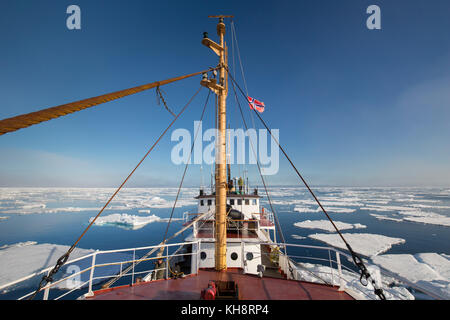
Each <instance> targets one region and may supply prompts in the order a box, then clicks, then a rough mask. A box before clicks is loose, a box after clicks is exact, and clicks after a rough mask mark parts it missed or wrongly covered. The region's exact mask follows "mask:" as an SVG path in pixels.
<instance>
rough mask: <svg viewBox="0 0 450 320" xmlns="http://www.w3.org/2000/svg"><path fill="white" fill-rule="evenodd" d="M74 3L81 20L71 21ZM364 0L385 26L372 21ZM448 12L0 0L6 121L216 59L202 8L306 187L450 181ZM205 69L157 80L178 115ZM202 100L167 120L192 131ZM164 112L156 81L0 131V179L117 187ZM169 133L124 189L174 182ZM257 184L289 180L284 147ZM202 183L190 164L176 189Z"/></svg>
mask: <svg viewBox="0 0 450 320" xmlns="http://www.w3.org/2000/svg"><path fill="white" fill-rule="evenodd" d="M71 4H77V5H79V6H80V8H81V26H82V29H81V30H68V29H67V28H66V19H67V17H68V15H67V14H66V8H67V7H68V6H69V5H71ZM371 4H376V5H378V6H379V7H380V8H381V27H382V29H381V30H368V29H367V28H366V19H367V18H368V16H369V15H368V14H366V8H367V7H368V6H369V5H371ZM449 12H450V3H449V2H448V1H438V0H434V1H402V0H397V1H363V0H353V1H350V0H348V1H312V0H310V1H221V2H219V1H82V0H76V1H60V0H59V1H46V0H44V1H22V0H14V1H13V0H5V1H2V2H1V3H0V40H1V50H0V70H1V72H0V93H1V95H0V97H1V102H0V118H1V119H3V118H8V117H12V116H15V115H18V114H22V113H28V112H32V111H36V110H39V109H43V108H47V107H52V106H56V105H60V104H63V103H68V102H72V101H77V100H81V99H85V98H88V97H93V96H97V95H100V94H104V93H108V92H113V91H117V90H121V89H125V88H129V87H133V86H137V85H141V84H145V83H149V82H153V81H157V80H163V79H167V78H171V77H174V76H178V75H183V74H188V73H192V72H196V71H200V70H203V69H204V68H205V67H209V66H214V65H215V64H216V61H217V60H216V57H215V56H214V55H213V54H212V53H211V52H209V51H208V49H206V48H205V47H204V46H202V45H201V43H200V41H201V38H202V33H203V32H204V31H207V32H209V34H210V37H211V38H212V39H214V40H215V39H216V38H215V37H216V32H215V26H216V21H215V20H214V19H208V18H207V16H208V15H210V14H217V13H223V14H233V15H234V16H235V19H234V23H235V26H236V30H237V36H238V40H239V47H240V53H241V56H242V62H243V65H244V70H245V77H246V80H247V86H248V89H249V95H250V96H254V97H255V98H257V99H260V100H262V101H264V102H265V104H266V111H265V112H264V113H263V117H264V119H265V120H266V121H267V123H268V124H269V126H270V127H271V128H272V129H279V130H280V142H281V144H282V145H283V146H284V147H285V149H286V150H287V152H288V154H289V155H290V156H291V158H292V159H293V161H294V163H295V164H296V165H297V167H298V168H299V170H300V171H301V172H302V173H303V174H304V176H305V177H306V178H307V180H308V181H309V182H310V183H311V184H312V185H343V186H449V185H450V37H449V30H450V19H448V14H449ZM229 35H230V33H228V34H227V37H228V41H229V42H230V41H231V39H230V38H229ZM229 46H230V47H231V42H230V43H229ZM230 53H231V52H230ZM230 62H231V56H230ZM199 80H200V78H192V79H188V80H184V81H182V82H179V83H176V84H171V85H168V86H166V87H162V89H163V90H164V92H165V93H166V99H167V102H168V104H169V106H170V107H171V108H172V109H174V110H175V111H179V110H181V108H182V106H183V105H184V103H185V102H186V101H187V100H188V99H189V97H190V96H191V95H192V94H193V93H194V92H195V91H196V90H197V89H198V87H199ZM237 80H238V81H239V82H240V83H241V85H242V84H243V81H242V78H241V77H237ZM206 95H207V92H206V89H205V90H202V91H201V93H200V94H199V96H198V97H197V98H196V100H195V101H194V103H193V104H192V106H191V107H192V109H191V107H190V109H188V112H187V114H186V115H185V116H183V118H182V119H180V120H179V121H178V122H177V123H176V124H175V126H174V129H176V128H186V129H188V130H190V131H191V132H192V131H193V121H194V120H198V119H199V117H200V113H201V109H202V106H203V103H204V101H205V99H206ZM228 102H229V103H228V107H229V114H228V117H229V119H230V123H231V126H232V127H241V126H242V125H241V122H240V120H239V118H238V115H237V114H236V107H235V104H234V97H233V93H232V91H230V95H229V97H228ZM241 103H242V104H243V102H242V100H241ZM246 109H247V108H246ZM208 110H209V112H208V115H207V117H206V119H205V123H204V129H206V128H207V127H208V126H210V125H209V124H211V125H212V123H213V118H212V116H213V115H214V112H213V109H212V104H211V105H210V107H209V108H208ZM246 114H247V117H248V116H249V113H248V110H246ZM249 119H250V118H248V119H247V120H248V121H250V120H249ZM170 121H171V115H170V114H169V113H167V112H166V111H165V110H164V109H163V108H162V107H161V106H158V105H157V103H156V95H155V92H154V90H151V91H147V92H143V93H140V94H137V95H134V96H130V97H126V98H123V99H120V100H117V101H114V102H110V103H107V104H103V105H100V106H97V107H94V108H91V109H88V110H85V111H82V112H78V113H76V114H72V115H69V116H66V117H62V118H59V119H56V120H51V121H48V122H45V123H43V124H39V125H36V126H32V127H29V128H27V129H23V130H19V131H16V132H13V133H8V134H5V135H3V136H0V155H1V157H0V159H1V166H0V186H77V187H83V186H86V187H94V186H107V187H114V186H118V185H119V184H120V183H121V181H122V180H123V179H124V178H125V177H126V176H127V175H128V173H129V172H130V171H131V169H132V168H133V167H134V166H135V165H136V164H137V162H138V161H139V160H140V159H141V157H142V156H143V155H144V154H145V152H146V151H147V149H148V148H149V147H150V146H151V144H152V143H153V142H154V141H155V139H156V138H157V137H158V136H159V134H160V133H161V132H162V131H163V130H164V129H165V127H166V126H167V125H168V124H169V123H170ZM250 123H251V122H250ZM257 127H260V125H259V124H257ZM170 133H171V132H169V134H168V135H167V136H166V137H164V139H163V140H162V141H161V143H160V144H159V145H158V147H157V148H156V149H155V151H154V152H153V153H152V154H151V156H150V158H149V159H147V160H146V161H145V162H144V164H143V166H142V167H141V168H140V169H139V170H138V171H137V172H136V174H135V176H134V177H133V178H132V179H131V180H130V181H129V183H128V184H127V186H130V187H131V186H142V187H144V186H176V185H177V183H178V181H179V179H180V177H181V174H182V171H183V166H175V165H173V164H172V162H171V159H170V152H171V149H172V148H173V146H174V145H175V143H174V142H171V141H170ZM235 169H236V170H238V169H239V168H237V167H236V168H235ZM248 169H249V171H250V174H251V177H250V180H251V182H252V183H253V184H258V183H259V181H260V180H259V178H258V175H257V171H256V168H255V166H253V167H250V168H248ZM203 171H204V172H203V174H204V180H205V181H209V171H210V169H209V167H205V168H204V170H203ZM267 180H268V182H269V184H271V185H280V184H291V185H296V184H298V180H297V178H296V176H295V174H294V172H293V171H292V169H291V168H290V167H289V165H288V163H287V162H286V161H285V160H284V159H282V158H281V155H280V171H279V173H278V174H277V175H274V176H269V177H267ZM199 183H200V170H199V166H198V165H193V166H192V167H191V168H190V170H189V174H188V176H187V178H186V185H198V184H199Z"/></svg>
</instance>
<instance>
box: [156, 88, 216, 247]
mask: <svg viewBox="0 0 450 320" xmlns="http://www.w3.org/2000/svg"><path fill="white" fill-rule="evenodd" d="M210 94H211V91H210V90H209V91H208V96H207V97H206V102H205V105H204V107H203V111H202V114H201V116H200V122H202V120H203V116H204V115H205V110H206V106H207V105H208V101H209V96H210ZM199 131H200V126H198V127H197V131H196V132H195V135H194V141H193V142H192V146H191V151H190V153H189V157H188V159H187V161H186V166H185V167H184V172H183V176H182V178H181V181H180V185H179V187H178V191H177V196H176V198H175V202H174V204H173V207H172V211H171V213H170V218H169V222H168V223H167V227H166V231H165V233H164V237H163V242H165V241H166V237H167V232H168V231H169V226H170V223H171V221H172V217H173V213H174V211H175V207H176V205H177V202H178V197H179V196H180V192H181V188H182V187H183V182H184V178H185V176H186V172H187V169H188V167H189V162H190V161H191V156H192V151H193V150H194V146H195V141H196V140H197V136H198V133H199Z"/></svg>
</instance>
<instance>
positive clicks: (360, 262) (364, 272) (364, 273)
mask: <svg viewBox="0 0 450 320" xmlns="http://www.w3.org/2000/svg"><path fill="white" fill-rule="evenodd" d="M230 78H231V80H232V82H233V83H235V84H236V86H237V88H238V89H239V91H240V92H241V94H242V95H243V96H244V97H245V99H246V100H247V102H248V103H249V104H250V101H249V100H248V96H245V93H244V91H243V90H242V88H241V87H240V86H239V84H238V83H237V82H236V81H235V80H234V78H233V77H232V76H231V75H230ZM253 111H254V113H255V114H256V116H257V117H258V118H259V120H260V121H261V123H262V124H263V125H264V127H265V128H266V130H267V131H268V132H269V134H270V136H271V137H272V139H273V140H274V141H275V142H276V144H277V145H278V147H279V148H280V150H281V152H282V153H283V155H284V156H285V157H286V159H287V160H288V161H289V163H290V164H291V166H292V168H293V169H294V171H295V172H296V173H297V176H298V177H299V178H300V180H301V181H302V182H303V184H304V185H305V186H306V188H307V189H308V191H309V192H310V193H311V195H312V197H313V198H314V200H315V201H316V202H317V204H318V205H319V207H320V208H321V209H322V211H323V213H324V214H325V215H326V217H327V218H328V220H329V221H330V222H331V224H332V225H333V227H334V229H335V230H336V232H337V233H338V235H339V236H340V238H341V239H342V241H344V244H345V246H346V247H347V249H348V251H349V252H350V254H351V255H352V259H353V262H354V263H355V265H356V266H357V267H358V268H359V269H360V271H361V277H360V279H359V281H360V282H361V284H362V285H364V286H367V284H368V281H371V283H372V286H373V287H374V293H375V294H376V295H377V296H378V297H379V298H380V299H381V300H386V297H385V295H384V293H383V289H381V288H378V287H377V285H376V282H375V280H374V279H373V278H372V277H371V275H370V273H369V271H368V270H367V268H366V266H365V264H364V262H363V260H362V259H361V257H360V256H359V255H358V254H357V253H356V252H355V251H353V249H352V247H351V246H350V244H349V243H348V242H347V241H346V240H345V238H344V236H343V235H342V233H341V232H340V230H339V229H338V227H337V226H336V224H335V223H334V222H333V220H332V219H331V218H330V216H329V215H328V213H327V211H326V210H325V208H324V207H323V206H322V204H321V203H320V201H319V199H318V198H317V197H316V195H315V194H314V192H313V191H312V190H311V188H310V187H309V185H308V183H307V182H306V181H305V179H304V178H303V176H302V175H301V174H300V172H299V171H298V170H297V168H296V167H295V165H294V163H293V162H292V160H291V159H290V158H289V156H288V155H287V153H286V151H285V150H284V148H283V147H282V146H281V145H280V143H279V142H278V140H277V139H276V138H275V137H274V136H273V135H272V131H271V130H270V129H269V127H268V126H267V124H266V123H265V121H264V120H263V119H262V117H261V116H260V115H259V114H258V112H257V111H256V110H255V109H253ZM363 278H365V281H366V282H364V281H363Z"/></svg>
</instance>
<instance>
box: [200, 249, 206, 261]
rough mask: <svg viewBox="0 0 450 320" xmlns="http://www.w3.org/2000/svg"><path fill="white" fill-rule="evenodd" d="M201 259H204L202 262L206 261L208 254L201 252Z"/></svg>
mask: <svg viewBox="0 0 450 320" xmlns="http://www.w3.org/2000/svg"><path fill="white" fill-rule="evenodd" d="M200 259H202V260H205V259H206V252H205V251H202V252H200Z"/></svg>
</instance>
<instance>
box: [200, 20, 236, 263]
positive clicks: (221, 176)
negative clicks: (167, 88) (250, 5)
mask: <svg viewBox="0 0 450 320" xmlns="http://www.w3.org/2000/svg"><path fill="white" fill-rule="evenodd" d="M231 17H232V16H222V15H221V16H210V18H219V23H218V24H217V35H218V36H219V39H220V44H217V43H215V42H214V41H212V40H210V39H209V38H208V37H207V34H205V37H204V38H203V40H202V43H203V44H204V45H205V46H207V47H209V48H210V49H211V50H213V51H214V52H215V53H216V54H217V55H218V56H219V67H220V69H219V82H218V83H217V80H216V79H215V78H214V79H208V78H207V76H205V75H204V76H203V80H202V81H201V84H202V85H204V86H205V87H208V88H209V89H211V90H212V91H213V92H214V93H215V94H216V95H217V97H218V112H217V117H218V121H217V122H218V128H217V144H216V146H217V150H216V212H215V228H214V230H215V231H214V238H215V240H216V242H215V256H214V258H215V269H216V270H217V271H224V270H226V269H227V260H226V257H227V222H226V218H227V217H226V216H227V212H226V203H227V178H226V157H225V154H226V99H227V95H228V74H227V67H228V58H227V48H226V43H225V40H224V37H225V24H224V23H223V19H224V18H231Z"/></svg>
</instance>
